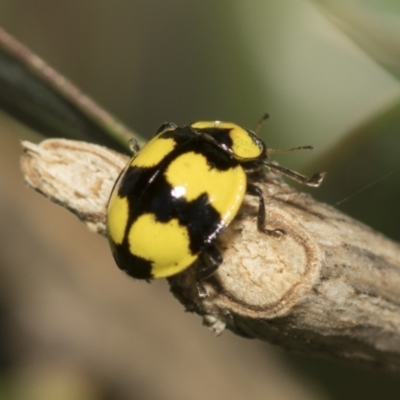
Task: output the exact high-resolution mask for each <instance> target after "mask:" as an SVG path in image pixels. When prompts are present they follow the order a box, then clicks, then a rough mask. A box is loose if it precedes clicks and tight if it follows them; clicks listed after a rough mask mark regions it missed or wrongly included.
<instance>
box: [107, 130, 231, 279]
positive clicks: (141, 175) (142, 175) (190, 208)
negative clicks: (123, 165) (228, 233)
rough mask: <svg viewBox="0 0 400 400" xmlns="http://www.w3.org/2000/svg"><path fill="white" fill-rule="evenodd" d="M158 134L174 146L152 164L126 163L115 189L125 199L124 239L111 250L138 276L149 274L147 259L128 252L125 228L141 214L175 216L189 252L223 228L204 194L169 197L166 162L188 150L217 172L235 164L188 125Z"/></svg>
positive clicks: (158, 217)
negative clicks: (115, 249)
mask: <svg viewBox="0 0 400 400" xmlns="http://www.w3.org/2000/svg"><path fill="white" fill-rule="evenodd" d="M160 137H161V138H172V139H173V140H174V141H175V142H176V143H177V145H176V146H175V148H174V149H173V150H172V151H171V152H170V153H169V154H167V155H166V156H165V157H164V158H163V159H162V160H161V161H160V162H159V163H158V164H157V165H155V166H152V167H136V166H129V167H128V169H127V170H126V171H125V175H124V177H123V178H122V180H121V182H120V184H119V185H120V187H119V189H118V195H119V196H121V197H126V198H127V199H128V201H129V217H128V222H127V225H126V231H125V235H124V242H123V243H122V244H121V245H118V246H117V251H116V252H115V253H114V254H117V255H116V256H114V257H115V261H116V263H117V265H118V266H119V267H120V268H121V269H123V270H125V271H126V272H127V273H128V274H130V275H131V276H133V277H135V278H138V279H150V278H151V277H152V276H151V261H149V260H145V259H143V258H141V257H138V256H135V255H134V254H131V251H132V252H134V251H135V249H130V248H129V243H128V233H129V230H130V228H131V226H132V224H134V223H135V221H136V220H137V218H139V217H140V216H141V215H143V214H147V213H149V214H152V215H154V216H155V218H156V220H157V221H159V222H164V223H166V222H168V221H170V220H171V219H177V220H178V221H179V224H180V225H181V226H184V227H186V229H187V231H188V235H189V239H190V251H191V252H192V254H198V253H200V252H202V251H203V250H205V249H206V247H207V246H208V245H209V244H210V243H212V242H213V241H214V239H215V238H216V236H217V235H218V234H219V233H220V231H221V230H222V229H223V228H224V224H222V223H221V215H220V214H219V212H218V211H217V210H216V209H215V208H214V207H213V206H212V205H211V204H210V200H209V197H208V194H207V193H202V194H200V195H199V196H198V197H197V198H196V199H194V200H193V201H187V200H186V199H185V198H183V197H180V198H175V197H173V196H172V189H173V187H172V186H171V184H170V183H168V181H167V180H166V177H165V176H164V172H165V171H166V169H167V168H168V167H169V165H171V163H173V162H174V161H175V160H176V159H177V158H178V157H180V156H181V155H184V154H187V153H189V152H194V153H196V154H201V155H202V156H204V157H205V159H206V162H207V164H208V165H209V166H210V168H217V169H218V170H219V171H221V170H222V171H227V170H229V169H231V168H234V167H236V166H237V165H238V164H239V163H238V161H237V160H235V159H234V158H233V157H232V156H231V155H230V154H228V153H225V152H224V151H223V150H221V148H219V147H217V146H216V145H214V144H213V143H212V142H209V141H205V140H204V138H202V137H201V136H199V135H197V134H195V133H194V132H193V130H192V129H191V128H189V127H184V128H176V129H174V130H173V131H166V132H164V133H162V134H161V135H160ZM154 240H157V238H154Z"/></svg>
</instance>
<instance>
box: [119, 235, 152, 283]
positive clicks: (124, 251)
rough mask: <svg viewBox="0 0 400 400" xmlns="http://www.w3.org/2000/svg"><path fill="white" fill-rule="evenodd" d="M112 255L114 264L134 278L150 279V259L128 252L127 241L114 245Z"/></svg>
mask: <svg viewBox="0 0 400 400" xmlns="http://www.w3.org/2000/svg"><path fill="white" fill-rule="evenodd" d="M113 256H114V260H115V262H116V264H117V265H118V267H119V268H120V269H122V270H123V271H125V272H126V273H127V274H128V275H130V276H132V277H133V278H136V279H152V278H153V275H152V274H151V267H152V265H151V261H149V260H146V259H144V258H142V257H139V256H136V255H134V254H132V253H131V252H130V249H129V245H128V242H127V241H126V240H125V241H124V243H123V244H121V245H117V246H115V249H114V251H113Z"/></svg>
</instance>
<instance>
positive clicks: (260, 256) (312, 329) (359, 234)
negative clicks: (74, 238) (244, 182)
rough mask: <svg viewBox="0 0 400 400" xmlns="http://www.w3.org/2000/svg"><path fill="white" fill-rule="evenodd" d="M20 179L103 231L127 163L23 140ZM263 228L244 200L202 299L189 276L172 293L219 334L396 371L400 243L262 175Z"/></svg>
mask: <svg viewBox="0 0 400 400" xmlns="http://www.w3.org/2000/svg"><path fill="white" fill-rule="evenodd" d="M23 147H24V155H23V157H22V170H23V172H24V176H25V180H26V182H27V183H28V184H29V185H30V186H31V187H33V188H34V189H35V190H37V191H39V192H40V193H42V194H43V195H44V196H46V197H47V198H49V199H50V200H52V201H55V202H57V203H59V204H60V205H62V206H63V207H66V208H68V209H69V210H71V211H72V212H73V213H74V214H76V215H77V216H78V217H79V218H80V219H81V221H82V222H84V223H85V224H86V225H87V226H88V227H89V229H91V230H92V231H94V232H97V233H99V234H102V235H104V234H105V210H106V204H107V200H108V196H109V193H110V192H111V188H112V185H113V182H114V181H115V180H116V178H117V176H118V173H119V171H120V170H121V169H122V168H123V166H124V164H125V163H126V157H125V156H122V155H120V154H117V153H115V152H112V151H110V150H108V149H106V148H103V147H100V146H96V145H91V144H88V143H84V142H74V141H67V140H63V139H59V140H57V139H51V140H46V141H44V142H42V143H41V144H40V145H38V146H37V145H34V144H32V143H28V142H24V143H23ZM260 187H262V189H263V191H264V195H265V198H266V201H267V217H268V221H267V222H268V226H269V227H270V228H280V229H284V230H285V231H286V235H284V236H283V237H282V238H281V239H280V240H277V239H274V238H271V237H270V236H267V235H264V234H262V233H260V232H258V231H257V229H256V222H255V220H256V211H257V203H256V202H255V201H254V199H251V198H250V197H249V198H246V199H245V202H244V204H243V206H242V209H241V211H240V213H239V215H238V217H237V218H236V219H235V221H234V222H233V223H232V224H231V226H230V227H229V228H228V229H227V230H226V231H225V232H224V233H223V234H222V235H221V237H220V238H219V246H220V248H221V249H222V250H223V254H224V263H223V265H222V266H221V267H220V268H219V270H218V273H216V274H215V275H214V276H213V277H212V278H210V279H209V280H208V281H207V282H206V283H205V285H206V287H207V291H208V293H209V296H208V297H207V298H206V299H202V298H199V296H198V293H197V289H196V286H195V285H194V276H193V273H192V271H191V270H190V269H189V270H188V271H187V272H185V273H182V274H180V275H177V276H176V277H174V278H172V279H170V283H171V290H172V292H173V293H174V294H175V296H176V297H177V298H178V299H179V300H180V301H181V302H182V303H183V304H184V305H185V307H186V308H187V309H188V310H190V311H195V312H197V313H198V314H200V315H202V316H203V320H204V323H205V325H207V326H208V328H209V329H211V330H212V331H213V332H215V333H216V334H219V333H221V332H222V331H223V330H224V329H225V328H228V329H230V330H232V331H233V332H235V333H237V334H240V335H243V336H247V337H252V338H259V339H262V340H267V341H270V342H273V343H275V344H279V345H280V346H282V347H285V348H288V349H291V350H295V351H300V352H305V353H314V354H323V355H330V356H340V357H344V358H347V359H350V360H353V361H358V362H359V361H362V362H367V363H370V364H376V365H381V366H383V367H385V368H388V369H393V370H400V245H399V244H397V243H394V242H392V241H390V240H389V239H387V238H385V237H384V236H383V235H381V234H379V233H376V232H374V231H372V230H371V229H370V228H368V227H366V226H365V225H363V224H361V223H359V222H357V221H354V220H353V219H351V218H349V217H347V216H346V215H344V214H342V213H340V212H338V211H337V210H335V209H334V208H332V207H330V206H327V205H325V204H321V203H318V202H316V201H315V200H313V199H312V198H311V197H310V196H308V195H306V194H303V193H299V192H297V191H295V190H294V189H292V188H290V187H289V186H287V185H285V184H284V183H282V182H281V181H280V180H276V179H274V178H273V177H272V176H271V175H267V176H266V178H265V181H264V182H260Z"/></svg>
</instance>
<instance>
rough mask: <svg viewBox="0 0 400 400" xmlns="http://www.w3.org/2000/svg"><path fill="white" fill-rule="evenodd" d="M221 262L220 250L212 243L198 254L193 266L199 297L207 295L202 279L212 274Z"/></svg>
mask: <svg viewBox="0 0 400 400" xmlns="http://www.w3.org/2000/svg"><path fill="white" fill-rule="evenodd" d="M221 263H222V255H221V252H220V251H219V249H218V248H217V247H216V246H214V245H213V244H210V245H209V246H208V247H207V249H206V250H204V251H203V253H202V254H201V255H200V258H199V261H198V264H197V265H196V266H195V278H196V286H197V290H198V292H199V296H200V297H203V298H204V297H207V296H208V293H207V290H206V288H205V287H204V285H203V282H202V281H203V280H204V279H207V278H209V277H210V276H211V275H213V274H214V272H215V271H216V270H217V269H218V267H219V266H220V265H221Z"/></svg>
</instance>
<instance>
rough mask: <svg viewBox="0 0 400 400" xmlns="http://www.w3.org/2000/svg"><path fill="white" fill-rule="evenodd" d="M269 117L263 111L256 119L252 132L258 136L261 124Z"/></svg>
mask: <svg viewBox="0 0 400 400" xmlns="http://www.w3.org/2000/svg"><path fill="white" fill-rule="evenodd" d="M268 118H269V114H268V113H264V114H263V116H262V117H261V118H260V119H259V120H258V122H257V125H256V127H255V129H254V133H255V134H256V135H257V136H258V132H259V131H260V129H261V126H262V124H263V123H264V122H265V121H266V120H267V119H268Z"/></svg>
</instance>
